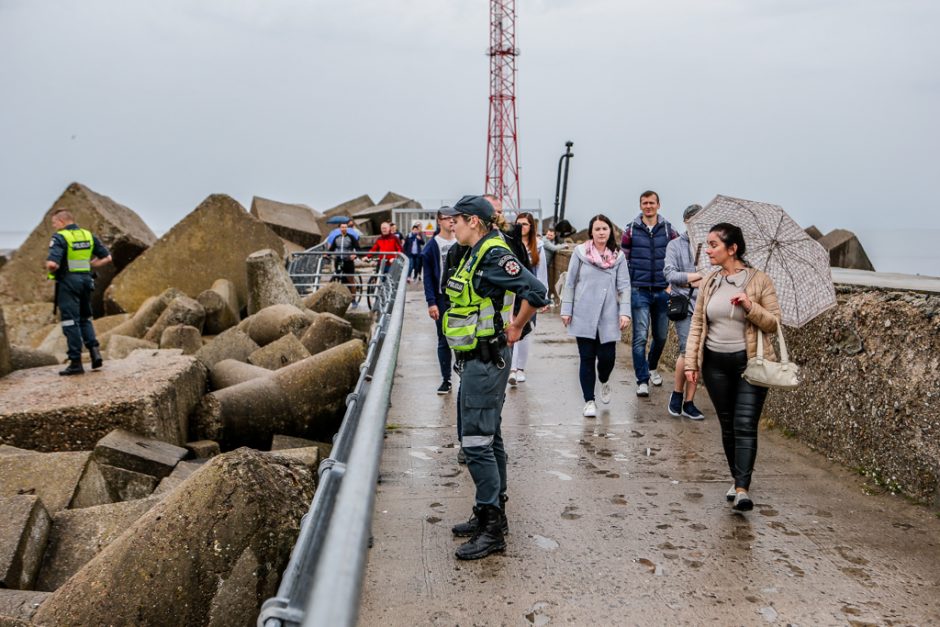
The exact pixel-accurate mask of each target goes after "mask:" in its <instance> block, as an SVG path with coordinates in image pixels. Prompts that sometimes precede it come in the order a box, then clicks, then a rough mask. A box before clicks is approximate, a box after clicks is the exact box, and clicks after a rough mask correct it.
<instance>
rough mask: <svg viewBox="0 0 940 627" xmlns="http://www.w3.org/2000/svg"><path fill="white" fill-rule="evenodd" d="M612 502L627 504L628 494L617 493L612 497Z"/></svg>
mask: <svg viewBox="0 0 940 627" xmlns="http://www.w3.org/2000/svg"><path fill="white" fill-rule="evenodd" d="M610 502H611V503H613V504H614V505H626V504H627V499H626V495H624V494H615V495H613V496H612V497H610Z"/></svg>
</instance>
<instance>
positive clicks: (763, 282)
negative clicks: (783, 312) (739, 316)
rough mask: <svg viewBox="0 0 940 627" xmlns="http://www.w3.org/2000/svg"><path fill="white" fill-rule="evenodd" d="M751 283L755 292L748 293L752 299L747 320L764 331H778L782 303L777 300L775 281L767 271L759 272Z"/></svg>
mask: <svg viewBox="0 0 940 627" xmlns="http://www.w3.org/2000/svg"><path fill="white" fill-rule="evenodd" d="M751 283H752V285H753V294H748V295H747V296H748V298H750V299H751V310H750V311H749V312H748V313H747V316H746V317H747V320H748V322H750V323H751V324H753V325H754V326H756V327H758V328H759V329H760V330H761V331H763V332H764V333H776V332H777V321H778V320H780V303H779V302H778V301H777V290H776V289H774V282H773V281H772V280H771V279H770V277H769V276H767V275H766V274H765V273H763V272H758V274H757V276H755V277H754V280H753V281H752V282H751ZM748 291H751V290H748Z"/></svg>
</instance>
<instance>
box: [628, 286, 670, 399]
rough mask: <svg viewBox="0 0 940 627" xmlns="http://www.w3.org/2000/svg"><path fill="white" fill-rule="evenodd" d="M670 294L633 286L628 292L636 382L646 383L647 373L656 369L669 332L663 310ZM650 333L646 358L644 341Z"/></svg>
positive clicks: (664, 291)
mask: <svg viewBox="0 0 940 627" xmlns="http://www.w3.org/2000/svg"><path fill="white" fill-rule="evenodd" d="M668 305H669V294H667V293H666V290H665V289H662V288H658V287H653V288H650V287H634V288H633V289H631V290H630V310H631V313H632V314H633V372H634V373H635V374H636V382H637V384H640V383H649V380H650V370H656V368H657V367H658V366H659V358H660V357H661V356H662V354H663V348H664V347H665V346H666V335H667V334H668V333H669V318H668V316H667V315H666V310H667V308H668ZM651 326H652V331H653V345H652V346H651V347H650V352H649V357H647V355H646V338H647V336H648V335H649V332H650V327H651Z"/></svg>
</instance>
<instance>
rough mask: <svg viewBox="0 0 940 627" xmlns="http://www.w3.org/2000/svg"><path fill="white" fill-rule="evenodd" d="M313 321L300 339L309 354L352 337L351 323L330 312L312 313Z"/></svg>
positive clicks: (331, 346)
mask: <svg viewBox="0 0 940 627" xmlns="http://www.w3.org/2000/svg"><path fill="white" fill-rule="evenodd" d="M314 316H315V317H314V319H313V322H311V323H310V326H309V327H308V328H307V330H306V331H305V332H304V334H303V337H301V338H300V341H301V342H302V343H303V345H304V348H306V349H307V352H309V353H310V354H311V355H316V354H317V353H320V352H323V351H325V350H326V349H328V348H333V347H334V346H339V345H340V344H342V343H343V342H347V341H349V339H350V338H351V337H352V325H351V324H350V323H349V321H348V320H345V319H343V318H340V317H339V316H334V315H333V314H331V313H319V314H314Z"/></svg>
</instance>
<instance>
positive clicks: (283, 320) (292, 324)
mask: <svg viewBox="0 0 940 627" xmlns="http://www.w3.org/2000/svg"><path fill="white" fill-rule="evenodd" d="M311 319H312V316H310V315H308V313H307V312H306V311H305V310H303V309H302V308H299V307H296V306H294V305H287V304H278V305H271V306H269V307H265V308H264V309H262V310H261V311H259V312H258V313H256V314H254V315H252V316H249V317H248V318H245V319H244V320H243V321H242V322H241V324H240V325H239V327H240V328H241V329H242V330H244V331H245V332H246V333H248V335H249V336H250V337H251V339H252V340H254V341H255V342H256V343H257V344H258V346H266V345H268V344H270V343H271V342H273V341H275V340H278V339H280V338H282V337H284V336H285V335H287V334H288V333H291V334H293V335H296V336H297V337H298V338H299V337H301V336H302V335H303V334H304V331H306V330H307V327H309V326H310V322H311Z"/></svg>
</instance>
